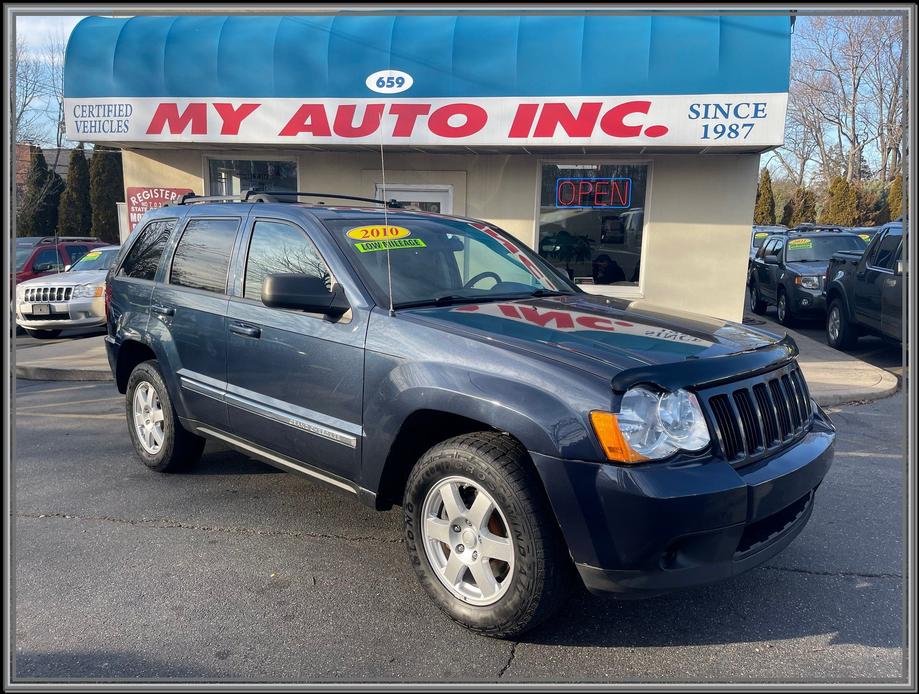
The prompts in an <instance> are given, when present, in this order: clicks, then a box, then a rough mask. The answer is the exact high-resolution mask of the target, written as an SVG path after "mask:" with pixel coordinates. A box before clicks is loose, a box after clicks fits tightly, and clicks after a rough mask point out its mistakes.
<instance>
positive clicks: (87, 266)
mask: <svg viewBox="0 0 919 694" xmlns="http://www.w3.org/2000/svg"><path fill="white" fill-rule="evenodd" d="M120 249H121V247H120V246H101V247H99V248H94V249H92V250H91V251H90V252H89V253H87V254H86V255H84V256H83V257H82V258H80V259H79V260H78V261H77V262H76V263H74V264H73V266H72V267H70V268H69V269H67V270H66V271H65V272H62V273H59V274H55V275H47V276H45V277H36V278H35V279H31V280H26V281H25V282H21V283H20V284H17V285H16V324H17V325H18V326H20V327H21V328H24V329H25V331H26V332H27V333H28V334H29V335H31V336H32V337H37V338H40V339H50V338H53V337H57V336H58V335H60V333H61V330H64V329H66V328H87V327H92V326H97V325H104V324H105V297H104V295H105V275H106V273H107V272H108V269H109V267H110V266H111V264H112V263H113V262H114V261H115V258H117V257H118V252H119V250H120Z"/></svg>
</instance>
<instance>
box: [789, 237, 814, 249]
mask: <svg viewBox="0 0 919 694" xmlns="http://www.w3.org/2000/svg"><path fill="white" fill-rule="evenodd" d="M813 247H814V242H813V241H811V240H810V239H791V240H790V241H789V242H788V248H789V249H796V248H813Z"/></svg>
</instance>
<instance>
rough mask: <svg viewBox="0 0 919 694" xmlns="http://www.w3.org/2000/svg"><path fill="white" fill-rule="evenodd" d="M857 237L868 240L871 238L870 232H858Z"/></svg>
mask: <svg viewBox="0 0 919 694" xmlns="http://www.w3.org/2000/svg"><path fill="white" fill-rule="evenodd" d="M858 237H859V238H860V239H861V240H862V241H870V240H871V234H859V235H858Z"/></svg>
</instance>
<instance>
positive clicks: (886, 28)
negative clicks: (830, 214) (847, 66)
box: [865, 17, 905, 182]
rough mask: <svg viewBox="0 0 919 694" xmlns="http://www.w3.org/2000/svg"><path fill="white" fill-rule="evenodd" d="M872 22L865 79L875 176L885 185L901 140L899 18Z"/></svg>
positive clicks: (894, 166)
mask: <svg viewBox="0 0 919 694" xmlns="http://www.w3.org/2000/svg"><path fill="white" fill-rule="evenodd" d="M876 19H877V23H878V28H879V31H877V32H876V33H875V34H873V35H872V36H871V37H870V39H871V40H870V44H871V48H872V53H873V57H874V59H873V60H872V61H871V66H870V69H869V70H868V72H867V73H866V75H865V78H866V81H867V84H868V94H869V97H870V102H871V106H872V108H873V111H874V112H873V114H872V116H873V121H874V122H873V125H874V128H875V131H876V133H877V146H878V154H879V168H878V177H879V178H880V180H881V181H882V182H887V181H888V180H890V179H891V178H893V177H894V176H896V175H897V172H898V171H899V166H900V157H901V152H900V146H901V140H902V138H903V126H902V123H903V101H904V100H903V96H904V93H903V92H904V88H905V84H904V82H905V80H904V77H903V63H902V53H903V24H902V22H903V19H902V18H901V17H877V18H876Z"/></svg>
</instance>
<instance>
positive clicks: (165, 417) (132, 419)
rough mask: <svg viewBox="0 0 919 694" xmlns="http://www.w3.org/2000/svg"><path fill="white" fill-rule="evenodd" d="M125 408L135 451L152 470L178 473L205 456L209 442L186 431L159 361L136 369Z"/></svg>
mask: <svg viewBox="0 0 919 694" xmlns="http://www.w3.org/2000/svg"><path fill="white" fill-rule="evenodd" d="M125 407H126V414H127V418H128V431H130V433H131V442H132V443H133V444H134V450H135V452H136V453H137V456H138V457H139V458H140V459H141V460H142V461H143V463H144V465H146V466H147V467H148V468H150V469H151V470H156V471H157V472H178V471H180V470H182V469H184V468H186V467H188V466H189V465H191V464H192V463H194V462H195V461H196V460H198V458H200V457H201V452H202V451H203V450H204V444H205V440H204V439H203V438H201V437H200V436H196V435H195V434H192V433H191V432H189V431H186V430H185V429H183V428H182V425H181V424H180V423H179V418H178V416H177V415H176V411H175V408H174V407H173V406H172V399H171V398H170V397H169V391H168V390H167V389H166V383H165V382H164V381H163V377H162V376H161V375H160V369H159V363H158V362H157V361H156V360H155V359H151V360H150V361H145V362H142V363H140V364H138V365H137V366H136V367H134V371H132V372H131V376H130V377H129V378H128V388H127V392H126V396H125Z"/></svg>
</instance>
